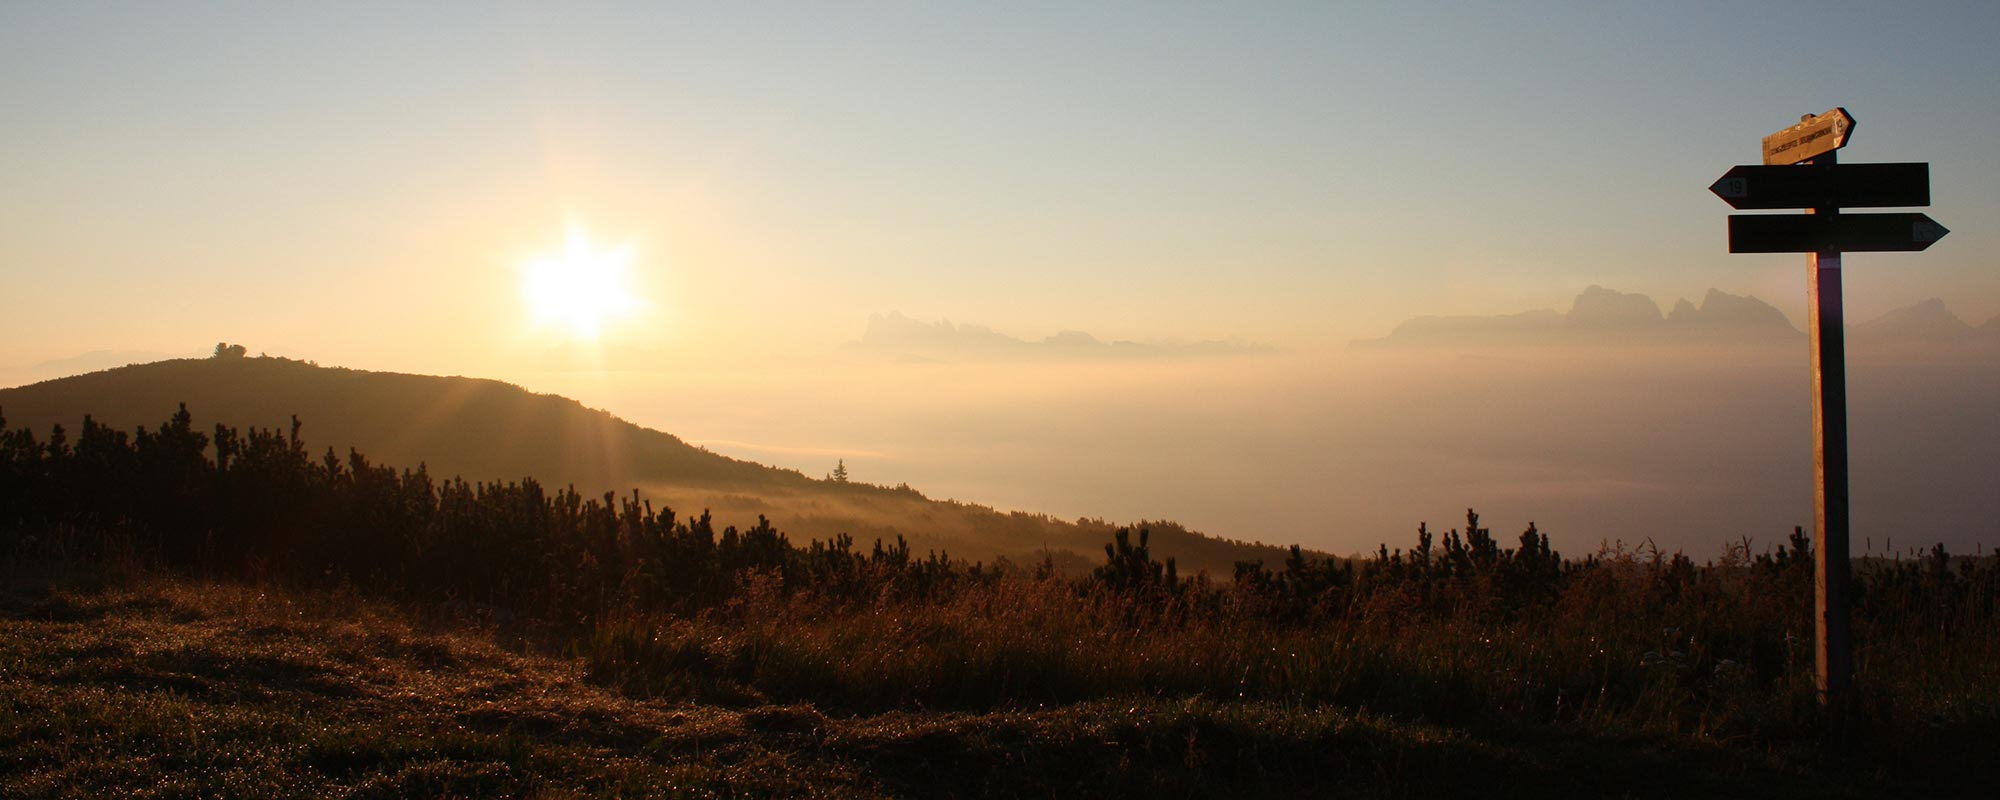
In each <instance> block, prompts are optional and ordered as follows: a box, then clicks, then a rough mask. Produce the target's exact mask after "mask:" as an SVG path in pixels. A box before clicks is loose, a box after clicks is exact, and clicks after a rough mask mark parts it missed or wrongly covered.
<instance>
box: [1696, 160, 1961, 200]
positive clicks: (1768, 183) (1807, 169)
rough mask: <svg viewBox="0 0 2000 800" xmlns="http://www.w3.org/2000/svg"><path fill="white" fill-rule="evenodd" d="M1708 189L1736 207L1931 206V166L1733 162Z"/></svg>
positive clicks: (1924, 164)
mask: <svg viewBox="0 0 2000 800" xmlns="http://www.w3.org/2000/svg"><path fill="white" fill-rule="evenodd" d="M1708 190H1709V191H1711V192H1714V193H1715V196H1716V197H1720V198H1722V199H1723V200H1725V201H1727V202H1728V203H1729V205H1730V206H1731V207H1734V208H1740V209H1745V210H1749V209H1762V208H1882V207H1886V206H1927V205H1930V204H1931V165H1929V164H1926V163H1922V162H1918V163H1913V164H1790V165H1784V166H1739V167H1734V168H1731V169H1730V170H1729V171H1728V172H1725V173H1722V179H1721V180H1718V181H1716V182H1715V183H1714V184H1713V185H1711V186H1709V187H1708Z"/></svg>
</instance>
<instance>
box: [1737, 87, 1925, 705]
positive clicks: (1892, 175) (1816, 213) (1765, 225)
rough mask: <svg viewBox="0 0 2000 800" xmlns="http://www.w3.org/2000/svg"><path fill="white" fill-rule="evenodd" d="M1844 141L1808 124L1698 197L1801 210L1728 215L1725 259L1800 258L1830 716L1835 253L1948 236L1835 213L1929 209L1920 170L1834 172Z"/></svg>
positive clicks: (1844, 630)
mask: <svg viewBox="0 0 2000 800" xmlns="http://www.w3.org/2000/svg"><path fill="white" fill-rule="evenodd" d="M1853 133H1854V117H1852V116H1849V115H1848V113H1847V109H1845V108H1835V109H1833V110H1831V111H1828V112H1826V113H1824V114H1817V115H1814V114H1808V115H1806V116H1805V117H1803V118H1801V119H1800V120H1799V124H1797V125H1793V126H1791V127H1789V128H1785V129H1784V130H1781V131H1778V132H1777V133H1773V134H1771V135H1769V136H1766V137H1764V166H1739V167H1735V168H1733V169H1731V170H1729V171H1728V172H1726V173H1724V174H1723V176H1722V179H1721V180H1718V181H1716V182H1715V183H1714V184H1713V185H1711V186H1709V187H1708V190H1709V191H1710V192H1713V193H1715V195H1716V196H1717V197H1720V198H1722V199H1723V200H1725V201H1728V203H1729V205H1731V206H1732V207H1735V208H1741V209H1768V208H1803V209H1807V212H1806V213H1805V214H1761V215H1760V214H1732V215H1730V217H1729V252H1732V253H1797V252H1803V253H1805V254H1806V297H1807V300H1808V302H1809V304H1810V305H1809V307H1808V316H1809V317H1810V319H1809V321H1808V323H1807V326H1806V327H1807V329H1808V330H1807V333H1808V334H1810V335H1811V337H1812V386H1813V414H1812V420H1813V640H1814V647H1813V668H1814V678H1815V685H1816V686H1817V687H1818V689H1819V699H1820V702H1821V703H1822V704H1824V705H1826V706H1827V707H1828V708H1829V709H1832V710H1834V711H1835V713H1839V711H1840V709H1841V708H1843V707H1844V706H1845V705H1846V703H1847V696H1848V694H1849V686H1848V684H1849V682H1850V680H1851V678H1852V675H1853V666H1854V649H1853V641H1852V639H1851V629H1850V626H1849V624H1848V620H1849V615H1848V602H1849V601H1848V578H1849V577H1850V576H1849V572H1850V570H1851V569H1852V560H1853V553H1852V548H1851V547H1850V546H1849V544H1848V543H1849V541H1850V538H1849V531H1848V516H1847V505H1848V504H1847V357H1846V347H1847V345H1846V341H1845V324H1844V322H1843V320H1842V318H1841V317H1842V313H1841V285H1840V271H1841V269H1840V267H1841V264H1840V262H1841V253H1842V252H1845V251H1850V250H1854V251H1884V250H1904V251H1910V250H1923V249H1925V248H1927V247H1930V246H1931V244H1933V243H1935V242H1936V241H1937V240H1938V239H1940V238H1943V237H1944V235H1945V234H1946V233H1948V232H1949V231H1946V230H1945V229H1944V226H1943V225H1939V224H1937V222H1936V221H1935V220H1932V219H1931V218H1930V217H1928V216H1926V215H1923V214H1912V213H1892V214H1841V213H1840V209H1841V207H1842V206H1849V207H1863V206H1866V207H1884V206H1925V205H1929V204H1930V166H1929V165H1928V164H1840V163H1838V159H1837V155H1838V153H1837V152H1836V151H1838V150H1839V149H1840V148H1842V147H1846V146H1847V140H1848V137H1849V136H1851V135H1853ZM1800 162H1809V163H1806V164H1800ZM1794 165H1796V166H1794Z"/></svg>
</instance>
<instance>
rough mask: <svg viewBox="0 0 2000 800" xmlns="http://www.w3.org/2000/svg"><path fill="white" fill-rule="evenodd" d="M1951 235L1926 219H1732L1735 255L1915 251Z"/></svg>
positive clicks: (1831, 216) (1789, 216) (1799, 216)
mask: <svg viewBox="0 0 2000 800" xmlns="http://www.w3.org/2000/svg"><path fill="white" fill-rule="evenodd" d="M1950 232H1951V231H1948V230H1945V227H1944V226H1943V225H1939V224H1937V222H1936V221H1935V220H1932V219H1931V218H1930V217H1929V216H1927V215H1924V214H1914V213H1909V214H1731V215H1729V252H1731V253H1832V252H1847V253H1858V252H1875V253H1882V252H1910V251H1916V250H1923V249H1925V248H1928V247H1930V246H1931V244H1932V243H1935V242H1936V241H1937V240H1939V239H1942V238H1944V235H1945V234H1947V233H1950Z"/></svg>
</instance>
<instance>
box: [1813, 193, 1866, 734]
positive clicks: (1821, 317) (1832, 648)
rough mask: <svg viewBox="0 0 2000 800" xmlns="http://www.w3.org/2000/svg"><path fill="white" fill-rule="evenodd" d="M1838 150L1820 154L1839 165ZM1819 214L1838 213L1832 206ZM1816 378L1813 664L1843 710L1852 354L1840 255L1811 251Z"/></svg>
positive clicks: (1823, 693)
mask: <svg viewBox="0 0 2000 800" xmlns="http://www.w3.org/2000/svg"><path fill="white" fill-rule="evenodd" d="M1834 159H1835V156H1834V154H1833V153H1827V154H1826V155H1824V156H1821V157H1819V158H1818V159H1815V160H1814V161H1813V163H1816V164H1831V163H1834ZM1812 213H1814V214H1825V215H1833V214H1838V213H1840V209H1838V208H1834V207H1821V208H1815V209H1813V210H1812ZM1806 267H1807V269H1806V274H1807V278H1806V279H1807V284H1806V287H1807V289H1806V291H1807V299H1808V301H1809V302H1810V304H1811V312H1810V314H1811V317H1812V319H1811V324H1810V327H1811V328H1812V330H1811V334H1812V383H1813V534H1814V539H1815V541H1814V543H1813V544H1814V547H1813V634H1814V639H1815V642H1816V645H1815V647H1814V648H1813V664H1814V667H1815V668H1816V673H1817V679H1816V681H1815V686H1816V687H1817V688H1818V690H1819V700H1820V703H1821V705H1824V706H1828V707H1834V708H1837V707H1839V705H1840V704H1842V703H1843V702H1844V701H1845V699H1846V697H1847V694H1848V684H1849V680H1850V678H1851V676H1852V674H1853V665H1854V651H1853V640H1852V638H1851V636H1850V629H1849V627H1848V591H1847V584H1848V570H1849V555H1848V544H1847V542H1848V528H1847V359H1846V338H1847V337H1846V329H1845V327H1844V322H1843V315H1842V314H1841V303H1840V253H1839V252H1824V253H1809V254H1807V255H1806Z"/></svg>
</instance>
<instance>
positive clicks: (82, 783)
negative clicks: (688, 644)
mask: <svg viewBox="0 0 2000 800" xmlns="http://www.w3.org/2000/svg"><path fill="white" fill-rule="evenodd" d="M712 624H715V625H721V624H724V622H723V621H722V620H721V619H720V618H718V619H716V620H715V621H714V622H713V623H712ZM886 624H887V623H882V624H877V625H876V626H874V627H872V628H871V627H865V626H864V627H862V628H859V629H858V631H857V632H856V633H855V634H854V635H856V636H861V637H863V638H875V639H878V640H881V639H883V637H886V638H887V640H890V641H894V640H896V639H897V636H896V635H894V634H893V633H890V632H889V629H888V628H887V627H885V625H886ZM899 624H901V623H899ZM817 625H818V627H817V628H815V627H812V626H811V625H808V626H807V627H805V628H802V629H801V632H802V633H811V632H812V631H815V630H817V631H818V633H817V634H816V635H818V636H821V637H827V636H834V635H837V634H836V633H834V632H833V628H834V627H837V626H833V625H832V624H831V622H829V621H826V620H822V621H821V622H820V623H817ZM906 627H907V626H906ZM917 627H921V625H918V626H917ZM738 630H741V631H744V633H742V634H741V635H743V636H754V635H757V634H755V631H754V626H752V627H750V628H745V627H741V626H738ZM722 633H724V632H723V631H721V629H719V628H717V629H710V630H706V631H704V634H703V635H720V634H722ZM931 635H933V636H935V635H936V632H935V631H932V634H931ZM904 638H907V637H904ZM825 644H826V643H825V641H823V640H822V641H819V642H818V643H817V644H816V643H815V642H814V640H813V639H812V638H811V636H807V637H806V638H804V639H802V640H801V641H800V643H799V645H798V646H799V647H802V648H821V650H820V651H821V652H825V651H824V650H823V648H824V647H825ZM1127 644H1129V643H1127ZM1288 644H1296V642H1293V643H1288ZM727 645H728V643H727V642H720V643H718V646H727ZM581 649H583V650H586V651H588V650H590V647H588V646H585V647H583V648H581ZM1088 649H1090V648H1080V650H1088ZM1161 655H1162V654H1161V653H1157V652H1155V653H1153V654H1152V657H1158V656H1161ZM913 656H918V657H915V658H913V659H912V660H911V663H912V664H913V665H915V666H914V667H913V669H918V668H920V669H923V670H931V671H935V672H937V673H938V674H937V676H936V677H937V678H938V679H939V680H948V679H949V678H950V675H949V671H950V669H951V667H950V666H948V665H944V664H937V663H931V662H925V661H924V659H922V658H921V657H920V654H913ZM856 657H857V658H862V659H867V658H870V657H871V656H869V655H868V654H867V651H866V648H862V649H860V650H857V651H856ZM1146 658H1147V656H1144V655H1141V656H1137V657H1135V662H1143V661H1144V660H1145V659H1146ZM593 665H595V666H593ZM606 665H607V664H606V662H605V661H604V660H603V658H602V656H601V655H600V656H592V655H591V654H590V653H589V652H586V653H585V654H584V655H581V656H567V655H561V654H552V653H550V652H549V649H548V648H545V647H538V646H535V645H534V644H533V643H532V642H530V641H527V640H525V639H523V638H522V636H521V635H519V634H518V633H515V632H511V631H510V630H508V629H506V628H504V627H500V626H495V625H494V624H492V623H491V622H490V621H484V622H482V621H481V620H480V619H479V615H478V614H477V610H476V609H475V610H472V611H471V612H468V611H467V610H466V609H460V608H452V607H443V608H411V607H408V606H396V605H392V604H389V603H387V602H384V601H377V600H369V599H366V598H363V597H360V596H357V595H356V594H355V593H353V592H341V591H285V590H281V589H278V588H275V587H270V586H256V585H248V584H242V583H212V582H197V581H190V580H185V579H174V578H165V577H159V576H156V575H155V576H147V575H124V576H107V573H105V572H104V571H103V570H101V569H86V570H79V569H73V568H71V569H65V568H60V567H56V566H51V565H47V564H43V565H38V566H35V567H32V568H29V567H16V568H15V569H13V570H11V571H9V573H8V574H7V580H6V584H5V591H4V594H0V796H7V797H108V796H134V797H401V796H451V797H508V796H514V797H574V796H582V797H611V796H739V795H753V796H755V795H786V796H790V795H816V796H996V797H997V796H1141V795H1144V796H1155V797H1181V796H1244V795H1264V796H1330V795H1333V796H1361V797H1377V796H1380V797H1400V796H1453V795H1470V794H1477V795H1479V796H1523V797H1526V796H1548V795H1578V796H1585V795H1587V796H1632V797H1690V796H1745V797H1747V796H1757V797H1877V796H1891V795H1893V796H1913V797H1914V796H1948V795H1963V796H1979V792H1978V788H1979V787H1980V785H1981V782H1982V781H1983V780H1984V779H1985V778H1986V777H1988V776H1990V773H1988V774H1987V775H1981V774H1978V772H1977V770H1975V769H1960V770H1952V771H1936V770H1933V771H1930V772H1916V773H1911V772H1909V771H1907V770H1898V769H1896V768H1894V767H1893V766H1891V765H1889V764H1886V763H1884V761H1885V760H1884V759H1880V758H1870V757H1868V756H1867V755H1866V754H1865V753H1863V754H1860V755H1859V756H1858V757H1857V756H1856V755H1855V754H1852V753H1849V754H1838V753H1836V754H1831V755H1829V754H1826V753H1825V752H1823V751H1822V750H1821V749H1820V747H1819V746H1818V745H1817V744H1815V743H1814V742H1812V741H1809V740H1805V739H1800V740H1794V741H1790V742H1784V741H1773V740H1771V739H1769V738H1768V737H1761V738H1760V737H1757V736H1745V737H1741V738H1739V739H1736V740H1732V739H1731V738H1729V737H1728V736H1726V735H1722V736H1718V735H1710V734H1704V733H1700V732H1683V733H1681V734H1675V733H1673V732H1671V731H1666V732H1663V731H1660V730H1651V731H1648V730H1637V729H1634V730H1620V727H1619V724H1616V723H1606V722H1603V721H1593V720H1590V719H1572V720H1570V721H1567V722H1558V721H1548V722H1543V723H1532V722H1527V721H1524V719H1525V718H1524V717H1523V716H1522V715H1519V714H1513V715H1509V714H1499V715H1482V714H1472V713H1461V714H1455V715H1439V714H1428V715H1427V714H1422V713H1402V712H1389V711H1375V710H1369V709H1366V708H1362V707H1357V706H1354V705H1347V704H1341V703H1326V702H1322V703H1303V702H1295V701H1288V700H1286V699H1284V697H1283V695H1284V693H1283V692H1249V693H1246V694H1245V695H1244V696H1243V697H1241V698H1238V697H1234V696H1218V695H1216V694H1214V693H1201V692H1196V693H1188V692H1174V691H1159V690H1144V689H1142V690H1140V691H1125V692H1121V691H1119V690H1117V689H1116V688H1115V687H1112V686H1110V685H1108V684H1107V685H1106V686H1104V687H1098V688H1090V689H1087V690H1086V689H1078V690H1076V691H1075V692H1074V693H1073V694H1074V695H1075V697H1074V698H1072V699H1070V700H1067V701H1062V700H1054V701H1052V702H1047V703H1038V704H1033V705H1026V704H1020V703H988V704H984V705H985V706H987V707H983V708H972V707H964V708H957V709H927V708H925V707H923V705H922V703H921V702H920V701H921V699H922V697H923V695H922V694H921V693H917V694H913V695H910V696H903V697H868V696H865V695H864V696H863V697H866V699H867V701H866V702H848V703H828V702H824V699H825V698H834V697H839V696H842V694H843V693H851V692H853V691H854V689H853V687H851V686H845V685H843V684H841V683H839V682H837V681H836V682H834V683H831V684H826V685H823V686H820V687H818V688H817V689H815V688H813V687H812V686H808V685H803V684H787V683H784V682H782V681H779V680H777V679H775V678H772V677H769V676H764V677H758V676H756V675H755V674H752V675H751V676H750V677H749V679H748V680H747V681H745V682H743V683H741V684H739V685H737V686H736V688H735V689H734V690H731V691H722V690H719V689H715V688H713V687H714V686H718V685H720V683H721V682H719V681H710V682H709V683H708V684H706V685H708V686H710V688H709V689H707V690H702V691H696V690H694V689H692V688H690V689H686V690H682V691H661V690H659V689H658V687H659V686H662V685H665V684H664V683H662V681H663V680H665V679H666V678H668V677H670V676H666V675H663V674H659V673H655V677H656V678H659V679H660V680H655V681H653V682H652V683H651V684H650V685H652V686H654V687H655V688H654V689H652V690H646V689H645V688H644V687H645V686H647V685H649V684H648V683H647V682H645V681H637V680H631V679H630V676H620V675H618V674H616V673H615V672H611V671H607V670H605V669H603V667H605V666H606ZM884 668H885V664H884V663H881V662H876V661H865V660H864V661H863V662H860V663H858V664H857V665H856V668H855V669H854V670H852V671H851V672H852V673H854V674H866V673H871V672H880V671H882V670H883V669H884ZM847 672H848V671H846V670H842V669H839V668H833V669H832V673H833V674H847ZM907 674H909V673H907V672H906V673H902V674H901V675H902V676H906V675H907ZM899 677H900V676H899V675H898V674H895V673H893V672H892V674H891V675H890V676H889V678H887V679H885V680H895V679H898V678H899ZM668 683H670V681H668ZM684 685H686V686H694V684H693V683H686V684H684ZM1132 685H1133V686H1134V687H1138V686H1142V685H1143V682H1135V683H1133V684H1132ZM815 695H817V696H819V697H821V698H822V701H819V702H815V701H814V700H811V699H806V698H811V697H814V696H815ZM959 705H961V706H970V705H975V704H967V703H961V704H959ZM843 706H844V707H843ZM1439 717H1456V718H1457V720H1456V721H1453V722H1440V721H1426V720H1427V719H1434V718H1439ZM1940 724H1950V723H1946V722H1940ZM1961 724H1962V723H1961ZM1990 743H1991V740H1990V739H1989V740H1987V744H1985V745H1979V744H1977V743H1967V744H1968V745H1969V746H1972V747H1975V748H1977V749H1984V748H1986V747H1989V746H1990Z"/></svg>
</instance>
